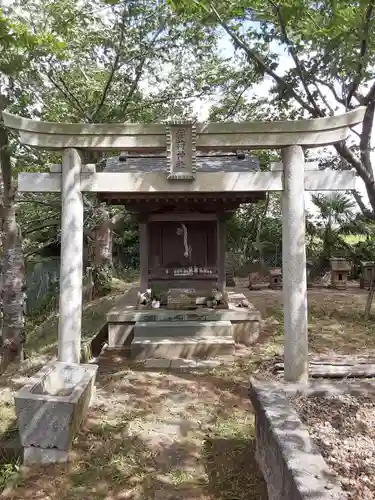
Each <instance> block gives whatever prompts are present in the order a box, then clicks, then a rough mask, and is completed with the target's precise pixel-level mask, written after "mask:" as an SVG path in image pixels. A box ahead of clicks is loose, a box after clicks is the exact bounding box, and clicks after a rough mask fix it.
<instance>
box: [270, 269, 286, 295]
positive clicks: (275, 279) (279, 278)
mask: <svg viewBox="0 0 375 500" xmlns="http://www.w3.org/2000/svg"><path fill="white" fill-rule="evenodd" d="M269 279H270V284H269V288H271V289H272V290H281V289H282V287H283V272H282V269H281V267H276V268H275V269H270V271H269Z"/></svg>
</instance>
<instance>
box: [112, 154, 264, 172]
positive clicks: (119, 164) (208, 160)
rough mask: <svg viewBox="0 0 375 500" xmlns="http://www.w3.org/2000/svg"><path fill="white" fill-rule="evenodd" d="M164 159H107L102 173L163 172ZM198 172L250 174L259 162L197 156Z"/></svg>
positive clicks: (246, 159)
mask: <svg viewBox="0 0 375 500" xmlns="http://www.w3.org/2000/svg"><path fill="white" fill-rule="evenodd" d="M167 165H168V163H167V158H166V157H151V156H148V157H141V156H138V157H134V156H133V157H132V156H128V157H127V158H126V161H119V157H118V156H115V157H113V158H108V159H107V161H106V164H105V167H104V172H144V173H148V172H163V171H164V170H165V168H166V167H167ZM196 165H197V171H198V172H251V171H256V170H259V160H258V158H255V157H253V156H245V158H244V159H239V158H237V156H236V155H223V156H197V163H196Z"/></svg>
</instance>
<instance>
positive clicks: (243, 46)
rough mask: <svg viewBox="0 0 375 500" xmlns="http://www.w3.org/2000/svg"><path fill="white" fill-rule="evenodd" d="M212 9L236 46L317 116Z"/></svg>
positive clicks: (213, 9) (213, 10)
mask: <svg viewBox="0 0 375 500" xmlns="http://www.w3.org/2000/svg"><path fill="white" fill-rule="evenodd" d="M210 8H211V10H212V12H213V13H214V15H215V16H216V19H217V20H218V22H219V24H220V25H221V26H222V28H223V29H224V30H225V31H226V33H228V35H229V36H230V37H231V39H232V40H233V42H234V44H235V46H236V47H237V48H240V49H242V50H243V51H244V52H245V54H246V55H247V57H248V58H249V59H250V60H251V61H253V62H255V63H256V64H257V66H258V67H259V68H260V69H262V71H264V72H265V73H266V74H267V75H269V76H271V77H272V78H273V79H274V80H275V82H276V83H277V85H278V86H279V87H280V88H281V89H286V90H288V92H289V94H290V95H291V96H292V97H293V98H294V99H295V100H296V101H297V102H298V103H299V104H300V105H301V106H302V108H303V109H305V110H306V111H308V112H309V113H310V114H311V115H312V116H317V114H316V110H315V108H314V107H312V106H310V105H309V104H308V103H307V102H305V101H304V99H303V98H302V97H301V96H300V95H299V94H298V93H297V92H296V91H295V90H294V88H293V87H292V86H291V85H289V84H288V83H287V82H286V81H285V80H284V79H283V78H282V77H281V76H280V75H278V74H277V73H276V72H275V71H273V69H271V68H270V67H269V66H268V64H266V62H265V61H264V60H263V58H262V56H260V54H258V52H257V51H256V50H254V49H252V48H251V47H249V45H248V44H247V43H246V42H245V41H243V40H242V39H241V38H240V37H239V36H238V35H237V34H236V33H234V31H233V30H232V29H231V28H230V27H229V26H228V24H227V23H225V22H224V21H223V19H222V18H221V16H220V14H219V13H218V11H217V10H216V9H215V7H214V6H213V5H212V3H210Z"/></svg>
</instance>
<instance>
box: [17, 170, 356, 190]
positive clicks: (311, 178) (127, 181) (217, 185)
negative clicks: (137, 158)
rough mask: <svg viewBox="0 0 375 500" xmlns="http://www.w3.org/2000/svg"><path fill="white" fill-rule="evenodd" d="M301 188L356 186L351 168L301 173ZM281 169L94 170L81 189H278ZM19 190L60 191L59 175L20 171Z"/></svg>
mask: <svg viewBox="0 0 375 500" xmlns="http://www.w3.org/2000/svg"><path fill="white" fill-rule="evenodd" d="M304 175H305V176H304V189H305V191H342V190H350V189H355V188H356V174H355V172H354V171H352V170H345V171H341V172H340V171H336V170H327V171H322V172H305V174H304ZM282 178H283V177H282V172H198V173H197V178H196V179H195V180H194V181H193V182H191V183H189V184H186V182H185V181H175V182H174V183H173V184H171V183H170V181H168V179H166V177H165V175H164V173H163V172H159V173H154V172H152V173H146V174H145V173H142V172H123V173H122V172H120V173H119V172H96V173H85V172H82V174H81V191H84V192H89V193H90V192H91V193H115V192H116V193H132V194H134V193H148V194H149V195H150V196H152V195H155V193H165V192H169V193H197V192H209V193H229V192H230V193H233V192H236V193H245V194H246V193H249V192H250V193H254V192H258V191H260V192H266V191H282V190H283V182H282ZM18 185H19V191H20V192H25V193H27V192H35V193H60V192H61V174H51V173H45V172H20V173H19V174H18Z"/></svg>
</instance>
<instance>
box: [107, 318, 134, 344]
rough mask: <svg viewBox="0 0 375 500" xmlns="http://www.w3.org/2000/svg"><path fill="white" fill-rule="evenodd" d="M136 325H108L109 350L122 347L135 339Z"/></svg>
mask: <svg viewBox="0 0 375 500" xmlns="http://www.w3.org/2000/svg"><path fill="white" fill-rule="evenodd" d="M134 325H135V323H130V322H129V323H108V348H109V349H112V348H116V347H122V346H124V345H127V344H129V345H130V342H131V340H132V339H133V335H134Z"/></svg>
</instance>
